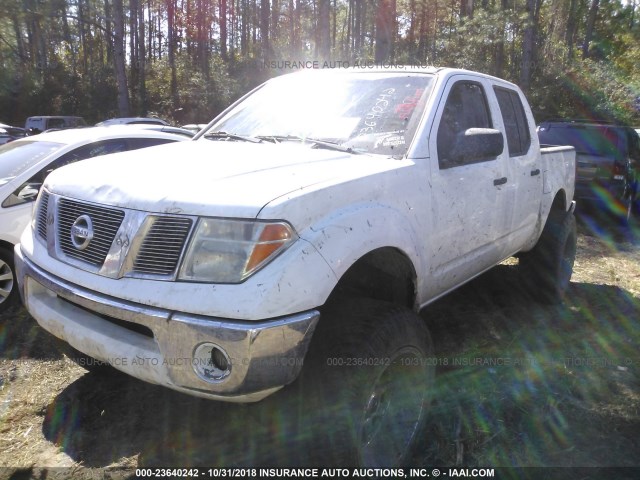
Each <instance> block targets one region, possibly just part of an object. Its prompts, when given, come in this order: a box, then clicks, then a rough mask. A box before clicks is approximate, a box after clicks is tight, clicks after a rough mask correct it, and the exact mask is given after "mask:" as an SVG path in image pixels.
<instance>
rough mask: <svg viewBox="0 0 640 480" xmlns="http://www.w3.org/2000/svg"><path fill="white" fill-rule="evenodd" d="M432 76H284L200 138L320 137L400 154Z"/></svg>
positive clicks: (359, 148)
mask: <svg viewBox="0 0 640 480" xmlns="http://www.w3.org/2000/svg"><path fill="white" fill-rule="evenodd" d="M432 80H433V77H432V76H431V75H426V74H406V73H384V74H379V73H360V74H357V73H356V74H346V73H345V74H336V75H326V74H322V73H319V72H315V73H314V72H309V73H300V74H291V75H287V76H283V77H280V78H278V79H275V80H273V81H271V82H269V83H267V84H265V85H264V86H263V87H262V88H260V89H259V90H258V91H256V92H255V93H254V94H252V95H251V96H250V97H248V98H247V99H246V100H244V101H243V102H242V103H240V104H239V105H238V106H237V107H235V108H234V109H233V110H232V111H230V112H229V113H228V114H227V115H225V116H224V117H223V118H222V119H221V120H220V121H219V122H217V123H216V124H214V125H213V126H212V127H211V128H210V129H209V131H208V132H210V133H209V136H205V137H204V138H209V139H220V138H221V137H220V136H213V135H212V133H213V132H224V133H226V134H230V135H234V136H235V139H239V138H241V137H244V138H245V139H246V138H249V137H252V138H260V139H262V140H266V141H268V140H271V141H288V140H308V141H310V142H313V141H314V140H318V141H319V142H331V143H334V144H336V145H340V146H343V147H345V148H350V149H352V150H354V151H358V152H366V153H377V154H378V153H379V154H385V155H393V156H397V155H404V154H405V153H406V150H407V147H408V146H409V144H410V142H411V138H412V136H413V134H414V131H415V128H416V126H417V123H418V120H419V119H420V113H421V112H422V104H423V103H424V101H425V99H426V96H427V92H428V91H429V89H430V86H431V84H432ZM317 146H321V145H320V144H319V145H317ZM323 146H327V145H326V143H325V145H323Z"/></svg>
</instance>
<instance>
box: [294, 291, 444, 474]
mask: <svg viewBox="0 0 640 480" xmlns="http://www.w3.org/2000/svg"><path fill="white" fill-rule="evenodd" d="M432 351H433V348H432V343H431V338H430V336H429V332H428V330H427V328H426V326H425V324H424V321H423V320H422V319H421V318H420V317H419V316H418V315H416V314H415V313H413V312H412V311H411V310H409V309H407V308H403V307H398V306H394V305H392V304H389V303H384V302H378V301H373V300H365V299H358V300H347V301H342V302H340V303H338V304H334V305H331V306H329V307H326V308H325V309H324V310H323V312H322V317H321V320H320V324H319V326H318V329H317V331H316V333H315V334H314V339H313V342H312V345H311V349H310V352H309V355H308V357H307V359H306V360H305V370H304V372H303V377H304V378H303V380H302V383H303V384H305V386H304V388H305V394H304V397H306V399H307V400H306V404H307V406H308V407H309V408H313V409H314V411H316V412H318V417H317V420H318V421H317V422H316V423H317V425H316V426H317V427H319V428H320V429H322V430H324V431H323V432H322V433H323V435H322V436H323V437H325V438H330V439H331V440H332V441H331V446H330V449H331V452H330V454H329V455H330V458H328V459H327V460H328V461H329V462H331V464H332V465H342V466H345V467H347V466H348V467H373V468H375V467H393V466H401V465H405V464H407V462H408V461H409V460H410V459H411V455H412V453H413V448H414V446H415V442H416V440H417V438H418V437H419V436H420V434H421V433H422V431H423V429H424V424H425V420H426V415H427V410H428V406H429V399H430V398H429V397H430V393H431V391H432V387H433V379H434V367H433V362H431V360H432Z"/></svg>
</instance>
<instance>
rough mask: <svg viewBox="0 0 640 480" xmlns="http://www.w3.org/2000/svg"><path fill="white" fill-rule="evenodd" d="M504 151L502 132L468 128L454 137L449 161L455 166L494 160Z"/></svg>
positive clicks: (491, 129) (490, 129)
mask: <svg viewBox="0 0 640 480" xmlns="http://www.w3.org/2000/svg"><path fill="white" fill-rule="evenodd" d="M503 151H504V137H503V136H502V132H500V131H499V130H494V129H493V128H469V129H467V130H465V131H464V132H460V133H459V134H458V135H457V136H456V140H455V145H454V147H453V152H451V159H452V160H453V163H454V164H455V165H463V164H467V163H475V162H481V161H483V160H489V159H493V158H496V157H497V156H498V155H500V154H501V153H502V152H503Z"/></svg>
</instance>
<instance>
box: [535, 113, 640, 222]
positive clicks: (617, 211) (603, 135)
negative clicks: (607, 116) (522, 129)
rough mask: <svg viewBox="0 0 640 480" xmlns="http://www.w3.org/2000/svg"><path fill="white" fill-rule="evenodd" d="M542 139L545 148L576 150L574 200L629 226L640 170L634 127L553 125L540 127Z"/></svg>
mask: <svg viewBox="0 0 640 480" xmlns="http://www.w3.org/2000/svg"><path fill="white" fill-rule="evenodd" d="M538 137H539V138H540V143H541V144H544V145H573V146H574V147H575V149H576V191H575V195H574V198H576V199H577V200H578V202H579V203H583V202H590V203H594V204H596V205H597V206H598V208H604V209H606V210H609V211H610V212H611V213H613V214H614V215H616V216H618V217H620V218H622V220H623V221H624V222H625V223H628V222H629V220H630V219H631V215H632V212H633V209H634V203H635V201H636V197H637V192H638V174H637V170H638V168H640V137H639V136H638V133H637V132H636V131H635V130H634V129H633V128H632V127H627V126H624V125H617V124H613V123H605V122H588V121H583V120H576V121H550V122H543V123H541V124H540V125H539V126H538Z"/></svg>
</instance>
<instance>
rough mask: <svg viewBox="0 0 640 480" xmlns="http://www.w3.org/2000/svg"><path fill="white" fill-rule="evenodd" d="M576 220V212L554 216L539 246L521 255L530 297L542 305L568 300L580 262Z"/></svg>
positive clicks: (522, 269)
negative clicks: (577, 258)
mask: <svg viewBox="0 0 640 480" xmlns="http://www.w3.org/2000/svg"><path fill="white" fill-rule="evenodd" d="M576 241H577V230H576V219H575V217H574V215H573V213H572V212H551V213H550V214H549V218H548V219H547V224H546V225H545V227H544V230H543V231H542V235H541V236H540V239H539V240H538V243H537V244H536V246H535V247H534V248H533V250H531V251H530V252H527V253H523V254H521V255H520V269H521V273H522V275H523V279H524V283H525V286H526V288H527V290H528V292H529V293H531V294H533V295H534V297H535V298H536V299H537V300H539V301H540V302H542V303H547V304H556V303H561V302H562V301H563V300H564V297H565V294H566V292H567V289H568V288H569V282H570V280H571V274H572V272H573V264H574V261H575V258H576V249H577V248H576Z"/></svg>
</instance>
